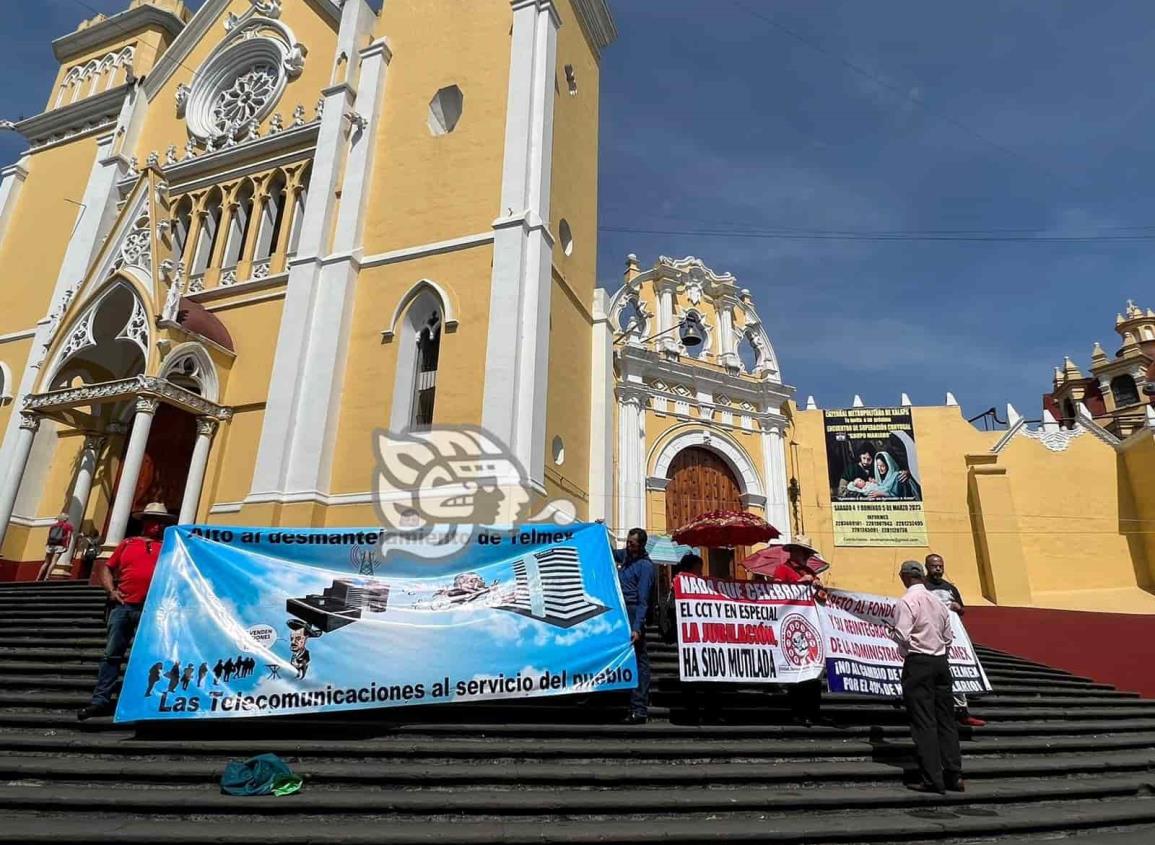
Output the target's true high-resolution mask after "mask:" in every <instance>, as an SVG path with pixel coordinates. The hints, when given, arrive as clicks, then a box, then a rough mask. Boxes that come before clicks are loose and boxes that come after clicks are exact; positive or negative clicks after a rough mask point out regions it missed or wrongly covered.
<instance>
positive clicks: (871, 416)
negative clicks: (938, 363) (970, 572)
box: [823, 408, 927, 546]
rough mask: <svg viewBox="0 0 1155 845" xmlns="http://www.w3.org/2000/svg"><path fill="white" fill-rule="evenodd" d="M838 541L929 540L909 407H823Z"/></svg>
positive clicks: (895, 543) (898, 543)
mask: <svg viewBox="0 0 1155 845" xmlns="http://www.w3.org/2000/svg"><path fill="white" fill-rule="evenodd" d="M823 421H824V425H825V432H826V466H827V471H828V472H829V481H830V501H831V507H832V509H833V511H834V544H835V545H836V546H925V545H926V544H927V539H926V518H925V515H924V513H923V501H922V481H921V477H920V472H919V465H918V450H917V448H916V446H915V434H914V420H913V419H912V417H911V413H910V408H842V409H838V410H831V411H823Z"/></svg>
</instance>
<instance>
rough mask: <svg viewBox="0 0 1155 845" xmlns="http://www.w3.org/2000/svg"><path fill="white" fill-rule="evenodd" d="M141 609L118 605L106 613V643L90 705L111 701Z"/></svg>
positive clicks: (132, 605)
mask: <svg viewBox="0 0 1155 845" xmlns="http://www.w3.org/2000/svg"><path fill="white" fill-rule="evenodd" d="M141 607H142V605H139V604H118V605H117V606H116V607H114V608H112V610H110V611H109V612H108V642H107V643H106V644H105V647H104V657H103V658H101V660H100V670H99V672H98V673H97V675H96V689H94V690H93V691H92V703H93V704H95V705H97V706H99V707H103V706H104V705H106V704H109V703H110V702H111V701H112V691H113V689H114V688H115V687H116V680H117V678H118V677H120V664H121V663H123V662H124V655H125V654H126V653H127V652H128V646H129V643H131V642H132V637H133V635H134V634H136V626H137V625H139V624H140V609H141Z"/></svg>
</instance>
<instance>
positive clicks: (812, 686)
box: [786, 678, 822, 722]
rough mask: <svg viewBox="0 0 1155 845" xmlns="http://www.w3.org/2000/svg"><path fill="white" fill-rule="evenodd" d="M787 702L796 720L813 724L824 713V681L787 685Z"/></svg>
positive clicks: (815, 680)
mask: <svg viewBox="0 0 1155 845" xmlns="http://www.w3.org/2000/svg"><path fill="white" fill-rule="evenodd" d="M786 701H787V702H788V703H789V705H790V715H791V716H792V717H793V718H794V719H797V720H800V721H808V722H813V721H814V720H815V719H817V718H818V716H819V715H820V714H821V713H822V679H821V678H814V679H813V680H810V681H800V682H799V683H797V684H787V685H786Z"/></svg>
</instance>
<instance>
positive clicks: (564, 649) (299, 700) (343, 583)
mask: <svg viewBox="0 0 1155 845" xmlns="http://www.w3.org/2000/svg"><path fill="white" fill-rule="evenodd" d="M381 536H382V535H381V530H380V529H373V528H369V529H352V528H338V529H296V528H293V529H276V528H259V529H258V528H226V527H220V526H211V527H210V526H180V527H175V528H170V529H169V530H168V532H167V533H166V535H165V542H164V548H163V550H162V552H161V556H160V560H159V562H158V565H157V570H156V574H155V576H154V578H153V582H152V587H151V589H150V590H149V593H148V600H147V602H146V603H145V606H144V612H143V615H142V618H141V623H140V629H139V631H138V632H137V635H136V642H135V644H134V646H133V649H132V656H131V658H130V660H129V664H128V668H127V670H126V672H125V679H124V688H123V690H122V692H121V695H120V700H119V705H118V707H117V711H116V721H118V722H126V721H135V720H140V719H178V718H221V717H236V716H258V715H286V714H293V713H310V712H324V711H331V710H349V709H362V708H372V707H398V706H404V705H415V704H434V703H442V702H455V701H457V702H459V701H479V700H485V699H502V698H528V697H532V696H545V695H562V694H566V693H578V692H582V693H584V692H596V691H600V690H611V689H632V688H633V687H634V686H636V685H637V666H636V664H635V660H634V650H633V647H632V646H631V645H630V630H629V624H628V622H627V620H626V616H625V611H624V607H623V603H622V597H621V591H620V589H619V587H618V580H617V573H616V571H615V567H614V564H613V560H612V558H611V555H610V548H609V543H608V542H607V537H606V530H605V527H604V526H602V525H596V524H595V525H567V526H564V527H559V526H530V527H525V528H517V529H513V530H507V531H497V530H489V531H486V532H484V533H482V534H481V535H479V536H478V537H477V538H476V539H475V541H473V542H471V543H470V544H469V545H467V546H465V547H464V548H463V549H462V550H461V552H460V553H458V554H456V555H454V556H453V557H452V558H448V559H430V558H429V557H423V556H422V555H421V554H419V553H417V552H411V553H406V552H407V550H406V549H400V550H398V549H393V550H390V552H389V554H388V556H387V557H386V556H383V554H382V551H381V549H382V544H381ZM427 541H428V542H435V541H436V539H435V538H432V539H429V540H427Z"/></svg>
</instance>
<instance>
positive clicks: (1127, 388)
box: [1111, 374, 1139, 408]
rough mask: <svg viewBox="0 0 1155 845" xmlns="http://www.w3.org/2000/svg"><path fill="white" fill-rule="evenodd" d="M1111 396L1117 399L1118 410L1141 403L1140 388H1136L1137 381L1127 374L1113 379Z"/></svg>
mask: <svg viewBox="0 0 1155 845" xmlns="http://www.w3.org/2000/svg"><path fill="white" fill-rule="evenodd" d="M1111 395H1112V396H1114V397H1115V407H1116V408H1122V407H1124V406H1125V405H1135V404H1138V402H1139V388H1138V387H1136V386H1135V379H1134V378H1133V377H1132V376H1130V375H1127V374H1123V375H1121V376H1115V378H1113V379H1111Z"/></svg>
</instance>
